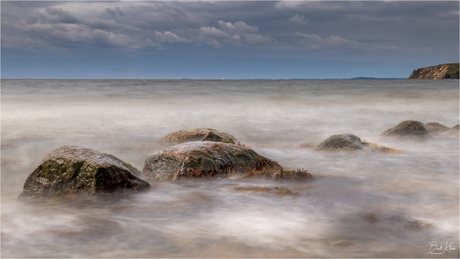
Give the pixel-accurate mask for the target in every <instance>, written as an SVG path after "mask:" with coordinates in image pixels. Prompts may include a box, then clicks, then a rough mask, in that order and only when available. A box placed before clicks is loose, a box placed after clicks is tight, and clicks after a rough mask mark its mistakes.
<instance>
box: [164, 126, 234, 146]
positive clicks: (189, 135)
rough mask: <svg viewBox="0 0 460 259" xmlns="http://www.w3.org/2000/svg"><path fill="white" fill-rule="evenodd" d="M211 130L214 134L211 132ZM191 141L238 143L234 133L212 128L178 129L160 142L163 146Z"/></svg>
mask: <svg viewBox="0 0 460 259" xmlns="http://www.w3.org/2000/svg"><path fill="white" fill-rule="evenodd" d="M210 132H211V133H212V134H209V133H210ZM189 141H214V142H227V143H236V139H235V137H233V136H232V135H230V134H227V133H225V132H220V131H217V130H215V129H211V128H198V129H193V130H180V131H176V132H174V133H171V134H168V135H166V136H165V137H163V138H162V139H160V141H159V143H160V144H161V145H163V146H174V145H177V144H180V143H184V142H189Z"/></svg>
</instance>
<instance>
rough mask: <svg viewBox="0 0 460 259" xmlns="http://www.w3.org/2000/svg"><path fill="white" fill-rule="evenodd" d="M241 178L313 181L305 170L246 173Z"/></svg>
mask: <svg viewBox="0 0 460 259" xmlns="http://www.w3.org/2000/svg"><path fill="white" fill-rule="evenodd" d="M242 178H264V179H270V180H275V181H297V182H299V181H307V180H311V179H313V176H312V175H311V174H310V173H309V172H308V171H307V170H305V169H297V170H284V169H281V170H278V171H276V172H273V171H256V170H252V171H249V172H247V173H246V174H245V175H243V176H242Z"/></svg>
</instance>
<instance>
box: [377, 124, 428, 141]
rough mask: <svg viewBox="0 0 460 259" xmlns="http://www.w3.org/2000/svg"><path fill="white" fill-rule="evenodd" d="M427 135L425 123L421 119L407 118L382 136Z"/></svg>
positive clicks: (420, 136) (418, 136) (419, 136)
mask: <svg viewBox="0 0 460 259" xmlns="http://www.w3.org/2000/svg"><path fill="white" fill-rule="evenodd" d="M426 135H427V130H426V128H425V125H424V124H423V123H421V122H420V121H414V120H407V121H403V122H401V123H400V124H398V125H397V126H395V127H393V128H391V129H388V130H386V131H385V132H383V133H382V134H380V136H382V137H406V138H408V137H416V138H423V137H425V136H426Z"/></svg>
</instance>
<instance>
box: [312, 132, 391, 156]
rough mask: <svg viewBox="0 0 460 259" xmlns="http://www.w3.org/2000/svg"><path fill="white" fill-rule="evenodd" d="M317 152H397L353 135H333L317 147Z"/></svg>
mask: <svg viewBox="0 0 460 259" xmlns="http://www.w3.org/2000/svg"><path fill="white" fill-rule="evenodd" d="M316 150H317V151H339V150H370V151H380V152H395V151H397V150H395V149H391V148H388V147H382V146H378V145H375V144H372V143H369V142H366V141H363V140H361V139H360V138H359V137H358V136H356V135H353V134H337V135H332V136H330V137H329V138H327V139H326V140H324V141H323V142H321V144H319V145H318V146H317V147H316Z"/></svg>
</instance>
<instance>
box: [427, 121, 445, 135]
mask: <svg viewBox="0 0 460 259" xmlns="http://www.w3.org/2000/svg"><path fill="white" fill-rule="evenodd" d="M425 129H426V131H427V133H428V134H440V133H443V132H446V131H448V130H449V127H447V126H445V125H442V124H441V123H438V122H428V123H425Z"/></svg>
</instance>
